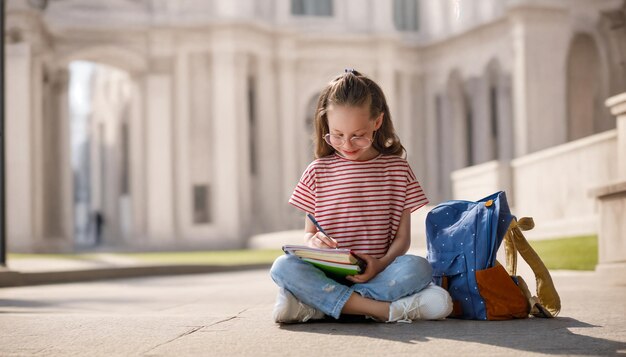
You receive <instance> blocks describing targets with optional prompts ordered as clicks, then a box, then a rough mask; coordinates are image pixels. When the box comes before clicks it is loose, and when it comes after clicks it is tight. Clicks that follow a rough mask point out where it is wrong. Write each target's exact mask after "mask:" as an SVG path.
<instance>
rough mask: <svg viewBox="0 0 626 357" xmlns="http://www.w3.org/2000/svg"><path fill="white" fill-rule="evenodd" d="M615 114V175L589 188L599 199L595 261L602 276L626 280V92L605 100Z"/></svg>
mask: <svg viewBox="0 0 626 357" xmlns="http://www.w3.org/2000/svg"><path fill="white" fill-rule="evenodd" d="M606 105H607V106H608V107H610V109H611V113H612V114H613V115H615V116H616V117H617V162H616V164H617V165H618V175H619V176H618V179H617V181H615V182H609V183H607V185H605V186H603V187H599V188H597V189H595V190H593V191H592V194H594V195H595V196H596V198H597V199H598V207H599V221H600V222H599V224H598V253H599V254H598V255H599V256H598V265H597V266H596V272H597V273H598V274H599V276H601V277H602V279H603V280H605V281H608V282H611V283H614V284H620V285H623V284H626V220H624V217H626V161H624V160H626V93H622V94H619V95H616V96H614V97H611V98H609V99H608V100H607V101H606Z"/></svg>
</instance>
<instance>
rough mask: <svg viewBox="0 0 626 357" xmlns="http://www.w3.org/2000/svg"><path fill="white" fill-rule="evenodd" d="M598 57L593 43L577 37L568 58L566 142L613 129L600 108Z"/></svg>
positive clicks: (600, 93) (586, 35) (601, 82)
mask: <svg viewBox="0 0 626 357" xmlns="http://www.w3.org/2000/svg"><path fill="white" fill-rule="evenodd" d="M603 85H604V84H603V81H602V73H601V63H600V56H599V53H598V48H597V46H596V43H595V41H594V39H593V38H592V37H591V36H590V35H588V34H583V33H580V34H577V35H576V36H575V37H574V38H573V40H572V42H571V43H570V48H569V52H568V56H567V139H568V141H571V140H576V139H580V138H582V137H585V136H589V135H592V134H595V133H599V132H602V131H606V130H609V129H612V128H614V127H615V120H613V119H612V118H611V117H610V116H609V115H608V113H607V111H606V109H605V108H604V106H603V96H602V93H603V91H602V89H603Z"/></svg>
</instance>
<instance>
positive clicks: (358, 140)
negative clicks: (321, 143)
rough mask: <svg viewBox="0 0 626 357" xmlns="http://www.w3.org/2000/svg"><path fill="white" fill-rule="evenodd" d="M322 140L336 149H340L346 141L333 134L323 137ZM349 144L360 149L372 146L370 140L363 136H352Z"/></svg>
mask: <svg viewBox="0 0 626 357" xmlns="http://www.w3.org/2000/svg"><path fill="white" fill-rule="evenodd" d="M324 140H325V141H326V142H327V143H328V145H330V146H337V147H341V146H343V145H344V144H345V143H346V139H345V138H344V137H343V136H341V135H334V134H326V135H324ZM350 142H351V143H352V145H354V146H356V147H358V148H360V149H365V148H367V147H369V146H370V145H372V139H368V138H366V137H364V136H353V137H351V138H350Z"/></svg>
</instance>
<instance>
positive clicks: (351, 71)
mask: <svg viewBox="0 0 626 357" xmlns="http://www.w3.org/2000/svg"><path fill="white" fill-rule="evenodd" d="M343 71H344V73H352V74H354V68H346V69H344V70H343Z"/></svg>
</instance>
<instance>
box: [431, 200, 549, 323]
mask: <svg viewBox="0 0 626 357" xmlns="http://www.w3.org/2000/svg"><path fill="white" fill-rule="evenodd" d="M533 227H534V222H533V221H532V218H522V219H520V220H519V222H518V221H517V220H516V218H515V216H513V215H512V214H511V211H510V209H509V205H508V203H507V200H506V194H505V193H504V192H503V191H500V192H496V193H494V194H492V195H490V196H487V197H485V198H483V199H481V200H479V201H476V202H473V201H461V200H452V201H447V202H443V203H441V204H439V205H437V206H436V207H435V208H433V209H432V210H431V211H430V212H429V213H428V215H427V216H426V240H427V248H428V254H427V259H428V261H429V262H430V264H431V266H432V267H433V281H434V283H435V284H437V285H439V286H441V287H443V288H444V289H446V290H447V291H448V292H449V293H450V296H451V297H452V301H453V305H454V308H453V311H452V313H451V314H450V316H449V317H455V318H462V319H474V320H507V319H513V318H527V317H529V315H533V316H536V317H555V316H556V315H557V314H558V313H559V311H560V308H561V302H560V299H559V295H558V293H557V292H556V289H555V288H554V283H553V282H552V278H551V276H550V273H549V272H548V269H547V268H546V267H545V265H544V264H543V262H542V261H541V259H540V258H539V256H538V255H537V253H535V251H534V250H533V248H532V247H531V246H530V245H529V244H528V241H526V238H525V237H524V235H523V234H522V230H528V229H532V228H533ZM503 240H504V241H505V249H506V264H507V268H506V270H505V268H504V267H503V266H502V265H501V264H500V263H499V262H498V261H496V254H497V252H498V248H499V247H500V244H501V243H502V241H503ZM518 252H519V253H520V255H521V256H522V257H523V258H524V260H526V262H527V263H528V264H529V266H530V267H531V268H532V270H533V272H534V274H535V279H536V281H537V295H538V297H535V296H531V294H530V292H529V290H528V286H527V285H526V283H525V282H524V280H523V279H522V277H520V276H517V275H516V273H517V272H516V270H517V253H518Z"/></svg>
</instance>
